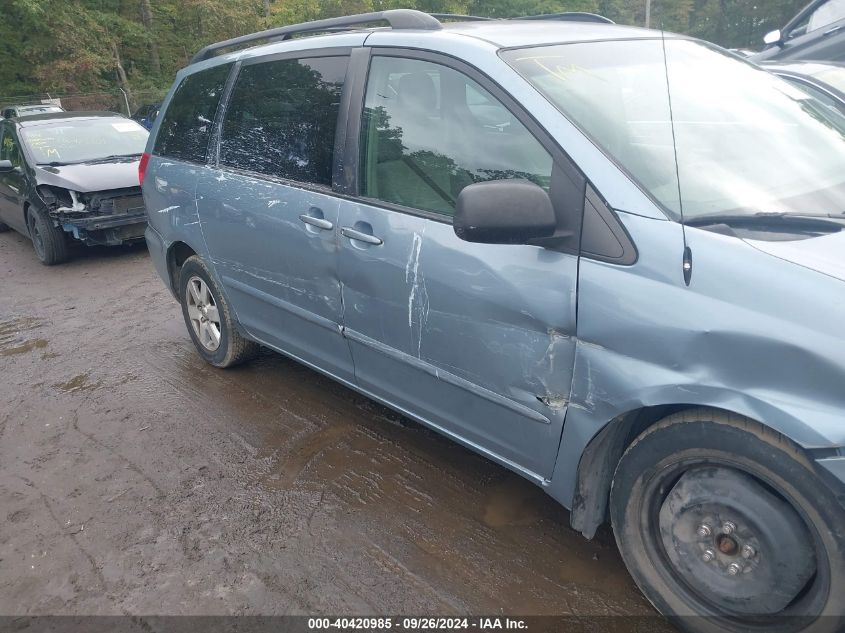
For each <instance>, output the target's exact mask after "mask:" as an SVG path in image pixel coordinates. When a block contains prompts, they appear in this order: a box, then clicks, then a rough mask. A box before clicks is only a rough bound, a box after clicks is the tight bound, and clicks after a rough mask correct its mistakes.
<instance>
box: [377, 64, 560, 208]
mask: <svg viewBox="0 0 845 633" xmlns="http://www.w3.org/2000/svg"><path fill="white" fill-rule="evenodd" d="M361 152H362V156H361V165H362V173H361V181H362V185H361V193H362V194H363V195H364V196H366V197H368V198H374V199H378V200H382V201H384V202H390V203H394V204H399V205H403V206H406V207H412V208H415V209H420V210H424V211H430V212H435V213H441V214H443V215H447V216H451V215H453V214H454V212H455V206H456V202H457V199H458V195H459V194H460V192H461V190H462V189H463V188H464V187H466V186H467V185H470V184H473V183H476V182H482V181H486V180H501V179H507V178H526V179H528V180H531V181H532V182H534V183H536V184H538V185H540V186H541V187H544V188H546V189H548V188H549V185H550V180H551V174H552V157H551V155H550V154H549V153H548V152H547V151H546V150H545V149H544V148H543V146H542V145H541V144H540V142H539V141H538V140H537V139H536V138H535V137H534V136H533V135H532V134H531V133H530V132H529V131H528V130H527V129H526V128H525V127H524V126H523V125H522V124H521V123H520V122H519V120H517V119H516V117H514V116H513V114H511V112H510V111H509V110H508V109H507V108H506V107H505V106H504V105H503V104H502V103H501V102H499V101H498V100H497V99H496V98H495V97H493V95H491V94H490V93H489V92H488V91H486V90H485V89H484V88H482V87H481V86H480V85H479V84H478V83H476V82H475V81H473V80H472V79H470V78H469V77H467V76H466V75H464V74H463V73H460V72H458V71H456V70H454V69H452V68H449V67H447V66H442V65H440V64H435V63H431V62H426V61H420V60H414V59H405V58H398V57H381V56H378V57H374V58H373V61H372V64H371V67H370V75H369V79H368V84H367V92H366V98H365V103H364V118H363V126H362V139H361Z"/></svg>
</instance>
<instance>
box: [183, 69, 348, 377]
mask: <svg viewBox="0 0 845 633" xmlns="http://www.w3.org/2000/svg"><path fill="white" fill-rule="evenodd" d="M347 61H348V57H346V56H329V57H314V58H304V59H303V58H299V59H281V60H279V59H277V60H274V61H264V60H258V61H257V62H254V63H249V64H245V65H244V66H243V67H242V68H241V69H240V72H239V74H238V77H237V79H236V80H235V84H234V86H233V88H232V93H231V96H230V98H229V100H228V104H227V106H226V109H225V115H224V118H223V121H222V126H221V131H220V149H219V161H218V162H219V164H218V166H217V168H215V169H207V170H204V173H203V174H202V175H201V177H200V180H199V184H198V188H197V206H198V209H199V214H200V220H201V222H202V229H203V234H204V236H205V240H206V243H207V246H208V250H209V253H210V255H211V259H212V261H213V263H214V268H215V270H216V272H217V275H218V277H219V278H220V281H221V283H222V284H223V286H224V288H225V290H226V294H227V296H228V297H229V299H230V301H231V302H232V305H233V307H234V309H235V312H236V314H237V317H238V320H239V322H240V323H241V325H242V326H243V327H245V328H246V329H247V330H248V331H249V332H250V334H252V335H253V336H254V337H256V338H257V339H258V340H260V341H262V342H264V343H266V344H268V345H270V346H272V347H274V348H276V349H279V350H282V351H284V352H287V353H289V354H291V355H293V356H295V357H297V358H299V359H300V360H303V361H305V362H306V363H309V364H312V365H314V366H317V367H319V368H321V369H323V370H324V371H327V372H328V373H330V374H332V375H334V376H336V377H338V378H341V379H344V380H347V381H352V380H354V375H353V371H352V358H351V354H350V351H349V346H348V344H347V343H346V341H345V340H344V338H343V336H342V333H341V322H342V304H341V294H340V285H339V283H338V280H337V273H336V267H337V237H336V231H335V227H336V225H337V221H338V211H339V206H340V204H339V201H338V199H337V198H335V197H333V196H332V195H331V174H332V158H333V146H334V137H335V128H336V124H337V118H338V112H339V102H340V96H341V90H342V87H343V82H344V79H345V74H346V67H347Z"/></svg>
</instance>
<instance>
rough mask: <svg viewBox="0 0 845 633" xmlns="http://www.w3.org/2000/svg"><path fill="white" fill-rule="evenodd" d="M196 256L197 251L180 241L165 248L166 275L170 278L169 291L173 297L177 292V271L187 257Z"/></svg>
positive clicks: (180, 268)
mask: <svg viewBox="0 0 845 633" xmlns="http://www.w3.org/2000/svg"><path fill="white" fill-rule="evenodd" d="M194 255H197V251H196V250H195V249H194V248H192V247H191V246H190V245H189V244H188V243H186V242H183V241H181V240H179V241H176V242H173V243H172V244H171V245H170V246H169V247H168V248H167V274H168V276H169V278H170V290H171V292H172V293H173V295H174V296H176V295H178V292H179V271H180V270H182V266H183V265H184V263H185V262H186V261H187V259H188V258H189V257H192V256H194Z"/></svg>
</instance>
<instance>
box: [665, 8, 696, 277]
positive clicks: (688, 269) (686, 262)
mask: <svg viewBox="0 0 845 633" xmlns="http://www.w3.org/2000/svg"><path fill="white" fill-rule="evenodd" d="M660 41H661V44H662V45H663V70H664V71H665V73H666V96H667V97H668V99H669V125H670V127H671V129H672V151H673V153H674V156H675V181H676V182H677V183H678V208H679V210H680V213H681V235H682V236H683V239H684V258H683V271H684V283H685V284H686V285H687V286H689V285H690V281H691V280H692V249H690V247H689V245H688V244H687V229H686V226H685V224H684V198H683V196H682V195H681V168H680V166H679V164H678V141H677V138H676V137H675V115H674V112H673V111H672V90H671V88H670V85H669V61H668V59H667V56H666V31H665V30H664V29H663V23H662V22H661V24H660Z"/></svg>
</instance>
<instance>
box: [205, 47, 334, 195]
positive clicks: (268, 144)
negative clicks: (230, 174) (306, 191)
mask: <svg viewBox="0 0 845 633" xmlns="http://www.w3.org/2000/svg"><path fill="white" fill-rule="evenodd" d="M347 64H348V57H315V58H307V59H284V60H278V61H272V62H263V63H258V64H252V65H250V66H245V67H243V68H242V69H241V71H240V74H239V75H238V78H237V81H236V82H235V86H234V88H233V90H232V95H231V97H230V98H229V102H228V105H227V106H226V115H225V118H224V120H223V129H222V131H221V134H220V164H221V165H226V166H228V167H235V168H238V169H244V170H247V171H252V172H258V173H261V174H267V175H270V176H277V177H279V178H284V179H288V180H295V181H299V182H306V183H312V184H317V185H325V186H331V180H332V155H333V150H334V140H335V130H336V128H337V118H338V113H339V111H340V95H341V91H342V89H343V82H344V79H345V77H346V67H347Z"/></svg>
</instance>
